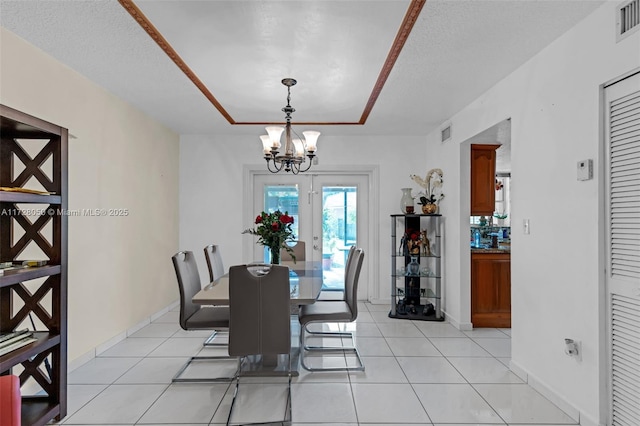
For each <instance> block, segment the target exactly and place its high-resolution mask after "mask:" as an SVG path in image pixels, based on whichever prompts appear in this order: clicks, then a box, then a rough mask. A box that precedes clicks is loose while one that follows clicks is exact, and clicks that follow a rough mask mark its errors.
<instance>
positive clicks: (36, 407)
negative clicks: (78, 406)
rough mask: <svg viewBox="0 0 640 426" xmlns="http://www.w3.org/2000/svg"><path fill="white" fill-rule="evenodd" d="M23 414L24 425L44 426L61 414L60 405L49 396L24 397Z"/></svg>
mask: <svg viewBox="0 0 640 426" xmlns="http://www.w3.org/2000/svg"><path fill="white" fill-rule="evenodd" d="M21 413H22V424H23V425H30V426H42V425H46V424H48V423H49V420H47V419H52V418H54V417H55V416H57V415H58V414H60V404H59V403H57V402H54V401H52V398H51V397H47V396H37V397H35V396H34V397H22V411H21Z"/></svg>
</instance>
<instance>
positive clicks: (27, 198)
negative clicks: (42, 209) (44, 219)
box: [0, 191, 62, 204]
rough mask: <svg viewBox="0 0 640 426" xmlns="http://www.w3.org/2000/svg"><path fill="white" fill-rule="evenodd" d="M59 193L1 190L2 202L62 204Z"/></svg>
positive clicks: (0, 198)
mask: <svg viewBox="0 0 640 426" xmlns="http://www.w3.org/2000/svg"><path fill="white" fill-rule="evenodd" d="M61 200H62V197H60V196H59V195H55V194H54V195H40V194H28V193H25V192H13V191H0V203H29V204H60V203H61Z"/></svg>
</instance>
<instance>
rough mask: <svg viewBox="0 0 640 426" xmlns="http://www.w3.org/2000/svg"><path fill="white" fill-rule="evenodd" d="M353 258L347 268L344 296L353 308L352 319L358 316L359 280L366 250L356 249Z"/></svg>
mask: <svg viewBox="0 0 640 426" xmlns="http://www.w3.org/2000/svg"><path fill="white" fill-rule="evenodd" d="M352 257H353V258H352V260H351V262H350V263H349V265H348V268H347V270H346V277H345V281H344V298H345V302H347V305H349V309H351V321H355V319H356V318H357V317H358V281H359V280H360V270H361V269H362V262H363V260H364V250H362V249H361V248H360V249H355V250H354V252H353V256H352Z"/></svg>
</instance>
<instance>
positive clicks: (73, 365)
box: [67, 301, 180, 373]
mask: <svg viewBox="0 0 640 426" xmlns="http://www.w3.org/2000/svg"><path fill="white" fill-rule="evenodd" d="M179 304H180V302H179V301H177V302H173V303H171V304H170V305H169V306H167V307H165V308H162V309H161V310H159V311H158V312H155V313H153V314H151V316H149V317H148V318H145V319H143V320H142V321H140V322H139V323H137V324H135V325H134V326H133V327H130V328H129V329H127V330H126V331H123V332H122V333H118V334H117V335H115V336H113V337H112V338H111V339H109V340H107V341H106V342H103V343H101V344H99V345H97V346H95V347H94V348H92V349H90V350H89V351H87V352H85V353H84V354H82V355H80V356H79V357H77V358H75V359H73V360H71V361H69V362H68V363H67V372H69V373H70V372H72V371H73V370H75V369H77V368H78V367H81V366H82V365H84V364H86V363H87V362H89V361H91V360H92V359H93V358H95V357H96V356H98V355H100V354H101V353H103V352H105V351H106V350H108V349H110V348H111V347H112V346H114V345H116V344H117V343H120V342H121V341H123V340H124V339H126V338H127V336H131V335H132V334H134V333H135V332H137V331H140V329H142V328H144V327H145V326H147V325H149V324H151V323H152V322H153V321H155V320H156V319H158V318H160V317H161V316H162V315H164V314H166V313H167V312H169V311H171V310H173V309H174V308H175V307H176V306H178V305H179Z"/></svg>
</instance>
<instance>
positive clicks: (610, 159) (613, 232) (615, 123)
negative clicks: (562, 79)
mask: <svg viewBox="0 0 640 426" xmlns="http://www.w3.org/2000/svg"><path fill="white" fill-rule="evenodd" d="M605 102H606V108H605V124H606V132H605V133H606V154H607V161H606V173H605V176H606V178H605V179H606V186H605V187H606V195H607V202H606V223H607V226H606V230H607V250H606V259H607V264H606V287H607V302H608V303H607V305H608V307H607V308H608V309H607V311H608V328H609V329H608V336H607V340H608V345H607V346H608V348H607V349H608V352H609V354H608V360H609V363H608V364H609V365H608V370H609V371H608V376H609V392H610V395H609V410H610V412H609V424H610V425H612V426H636V425H638V424H640V401H639V400H638V390H639V389H640V355H638V353H639V351H640V73H636V74H635V75H633V76H630V77H627V78H625V79H624V80H622V81H620V82H618V83H615V84H613V85H611V86H609V87H607V88H606V89H605Z"/></svg>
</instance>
